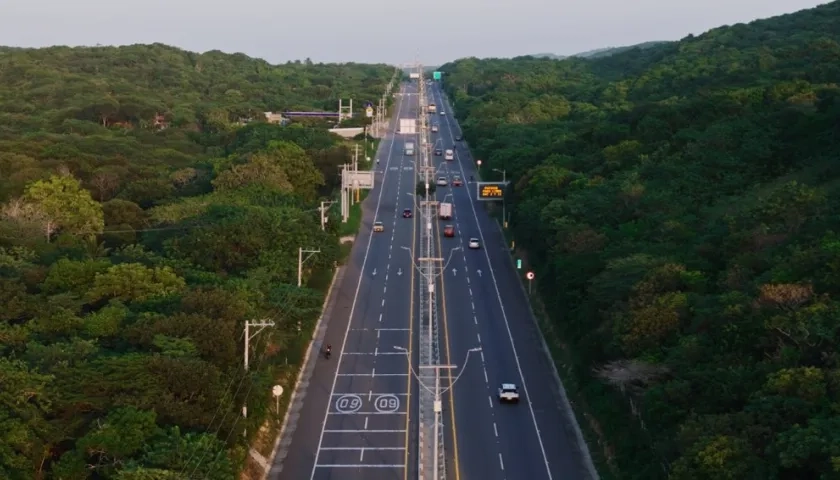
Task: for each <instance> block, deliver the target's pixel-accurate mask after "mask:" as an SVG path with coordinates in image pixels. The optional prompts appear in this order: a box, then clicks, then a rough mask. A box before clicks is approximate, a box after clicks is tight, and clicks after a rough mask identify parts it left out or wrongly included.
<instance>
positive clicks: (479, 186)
mask: <svg viewBox="0 0 840 480" xmlns="http://www.w3.org/2000/svg"><path fill="white" fill-rule="evenodd" d="M506 185H507V184H506V183H505V182H476V199H477V200H485V201H486V200H504V199H505V186H506Z"/></svg>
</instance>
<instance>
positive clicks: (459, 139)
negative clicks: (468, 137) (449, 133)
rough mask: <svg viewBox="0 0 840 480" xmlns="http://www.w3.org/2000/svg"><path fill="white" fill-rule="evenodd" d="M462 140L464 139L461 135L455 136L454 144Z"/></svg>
mask: <svg viewBox="0 0 840 480" xmlns="http://www.w3.org/2000/svg"><path fill="white" fill-rule="evenodd" d="M463 139H464V137H463V136H462V135H455V141H456V142H460V141H461V140H463Z"/></svg>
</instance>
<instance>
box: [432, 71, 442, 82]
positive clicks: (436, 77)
mask: <svg viewBox="0 0 840 480" xmlns="http://www.w3.org/2000/svg"><path fill="white" fill-rule="evenodd" d="M432 78H434V79H435V80H440V72H435V73H433V74H432Z"/></svg>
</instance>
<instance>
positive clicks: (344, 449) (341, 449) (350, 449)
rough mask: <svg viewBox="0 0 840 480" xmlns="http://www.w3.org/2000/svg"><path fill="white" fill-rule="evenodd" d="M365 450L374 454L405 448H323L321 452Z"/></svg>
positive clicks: (403, 448)
mask: <svg viewBox="0 0 840 480" xmlns="http://www.w3.org/2000/svg"><path fill="white" fill-rule="evenodd" d="M362 449H364V450H367V451H369V452H374V451H376V450H383V451H386V450H390V451H394V450H405V447H324V448H322V449H321V450H335V451H352V452H355V451H357V450H362Z"/></svg>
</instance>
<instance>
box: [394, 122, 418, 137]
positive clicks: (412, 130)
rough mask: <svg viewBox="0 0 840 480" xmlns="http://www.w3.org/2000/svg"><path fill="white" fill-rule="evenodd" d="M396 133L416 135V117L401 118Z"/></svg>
mask: <svg viewBox="0 0 840 480" xmlns="http://www.w3.org/2000/svg"><path fill="white" fill-rule="evenodd" d="M397 133H402V134H405V135H416V134H417V119H416V118H401V119H400V126H399V130H397Z"/></svg>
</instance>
